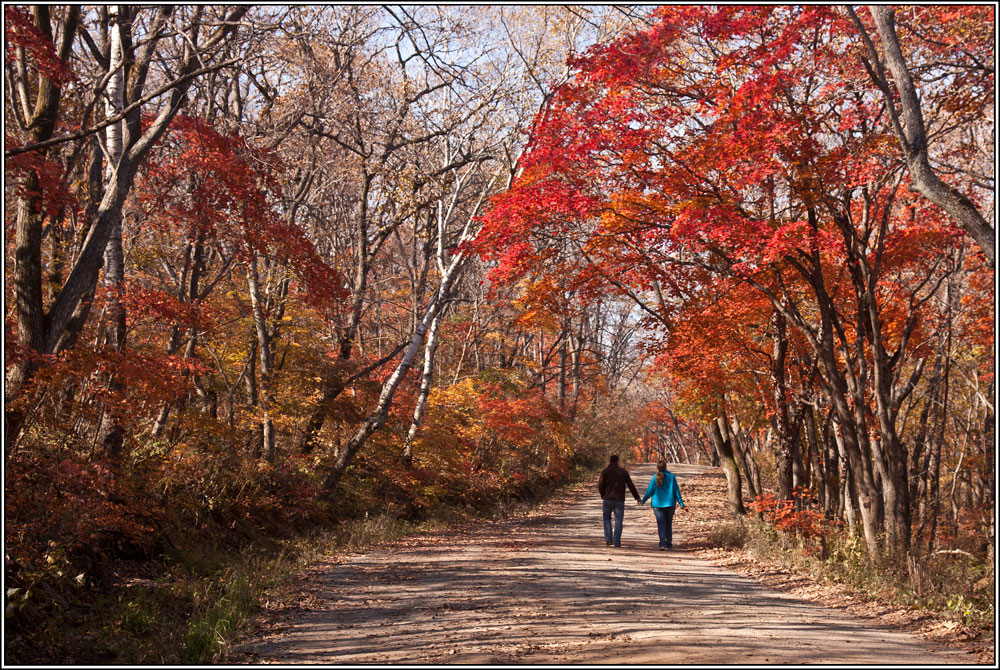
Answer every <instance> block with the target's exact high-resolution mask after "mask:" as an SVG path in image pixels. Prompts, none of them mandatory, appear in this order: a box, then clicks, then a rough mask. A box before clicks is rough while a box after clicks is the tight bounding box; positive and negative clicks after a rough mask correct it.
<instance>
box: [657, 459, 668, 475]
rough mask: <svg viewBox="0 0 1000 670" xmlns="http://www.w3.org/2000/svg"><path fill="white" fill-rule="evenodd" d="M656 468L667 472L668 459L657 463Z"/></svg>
mask: <svg viewBox="0 0 1000 670" xmlns="http://www.w3.org/2000/svg"><path fill="white" fill-rule="evenodd" d="M656 469H657V470H658V471H659V472H666V471H667V462H666V461H660V462H659V463H657V464H656Z"/></svg>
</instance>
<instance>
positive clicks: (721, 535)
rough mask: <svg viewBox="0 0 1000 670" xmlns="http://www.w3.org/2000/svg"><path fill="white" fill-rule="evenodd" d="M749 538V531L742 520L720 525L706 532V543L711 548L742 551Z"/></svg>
mask: <svg viewBox="0 0 1000 670" xmlns="http://www.w3.org/2000/svg"><path fill="white" fill-rule="evenodd" d="M749 538H750V531H749V529H748V528H747V524H746V522H744V521H743V520H742V519H735V520H732V521H726V522H724V523H720V524H718V525H716V526H715V527H714V528H712V530H710V531H709V532H708V541H709V543H710V544H711V545H712V546H715V547H724V548H727V549H742V548H743V547H744V546H745V545H746V543H747V540H748V539H749Z"/></svg>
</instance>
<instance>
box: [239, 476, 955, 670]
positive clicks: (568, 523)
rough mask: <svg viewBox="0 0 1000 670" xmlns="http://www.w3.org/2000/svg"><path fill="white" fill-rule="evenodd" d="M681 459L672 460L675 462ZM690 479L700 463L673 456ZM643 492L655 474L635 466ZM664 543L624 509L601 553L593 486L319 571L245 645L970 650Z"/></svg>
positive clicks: (659, 653)
mask: <svg viewBox="0 0 1000 670" xmlns="http://www.w3.org/2000/svg"><path fill="white" fill-rule="evenodd" d="M674 467H675V468H676V469H674ZM674 467H672V468H671V469H672V471H673V472H675V473H676V474H677V476H678V480H679V482H680V486H681V491H682V493H683V490H684V481H685V479H687V478H689V477H691V476H693V475H696V474H699V473H701V472H704V471H706V470H707V469H708V468H706V467H704V466H696V465H677V466H674ZM629 469H630V471H631V473H632V477H633V480H634V481H635V483H636V487H637V488H638V489H639V491H640V493H642V492H643V491H644V489H645V485H646V483H647V482H648V481H649V478H650V476H651V475H652V473H653V471H654V468H653V467H652V466H649V465H641V466H634V467H630V468H629ZM684 526H685V511H680V512H678V514H677V517H676V518H675V521H674V549H673V550H672V551H659V550H658V549H657V535H656V522H655V520H654V518H653V515H652V512H651V511H650V509H649V506H648V504H647V505H646V506H644V507H642V508H639V507H638V506H636V504H635V502H634V501H631V500H629V501H627V502H626V510H625V526H624V528H625V530H624V533H623V535H622V547H621V548H620V549H615V548H612V547H606V546H605V544H604V540H603V531H602V521H601V514H600V501H599V499H598V498H597V494H596V489H595V487H594V484H593V483H592V482H588V483H586V484H581V485H578V486H575V487H573V488H571V489H568V490H567V492H566V494H565V495H562V496H560V499H559V500H558V501H556V502H552V503H549V504H547V505H545V506H543V507H541V508H539V509H537V510H534V511H532V512H530V513H529V514H527V515H525V516H522V517H520V518H516V519H512V520H507V521H500V522H491V523H483V524H482V525H481V526H478V527H476V528H473V529H471V530H466V531H464V532H461V533H447V534H440V535H428V536H421V537H417V538H411V539H410V540H409V541H407V542H401V543H399V544H398V545H393V546H391V547H387V548H385V549H383V550H380V551H377V552H371V553H366V554H358V555H352V556H349V557H348V558H347V560H346V561H345V562H343V563H340V564H329V565H326V566H317V567H316V568H315V569H313V570H312V571H311V572H312V575H313V577H312V580H311V588H310V591H311V595H309V596H308V597H306V598H304V599H302V600H301V601H300V602H299V603H298V604H297V606H295V607H290V608H286V609H285V610H284V611H282V612H281V613H280V615H279V620H278V621H273V622H272V623H271V625H270V627H269V630H268V632H267V633H266V634H265V636H264V637H263V638H262V639H260V640H258V641H255V642H253V643H251V644H249V645H246V646H245V647H244V649H243V650H242V655H243V656H244V657H245V658H246V660H247V661H249V662H253V663H283V664H284V663H339V664H354V663H449V664H450V663H456V664H459V663H461V664H493V663H522V664H523V663H572V664H579V663H650V664H654V663H655V664H716V663H739V664H754V663H761V664H763V663H767V664H811V663H818V664H829V663H855V664H964V663H968V662H969V657H968V655H966V654H962V653H960V652H957V651H954V650H947V649H944V648H943V647H939V646H935V645H933V644H932V643H929V642H927V641H925V640H921V639H919V638H917V637H914V636H912V635H909V634H907V633H903V632H899V631H894V630H891V629H889V628H880V627H878V626H876V625H874V624H873V623H872V621H871V620H867V621H866V620H862V619H858V618H855V617H852V616H850V615H849V614H847V613H845V612H842V611H839V610H835V609H829V608H825V607H822V606H819V605H816V604H813V603H809V602H807V601H804V600H801V599H799V598H796V597H794V596H792V595H789V594H787V593H782V592H780V591H775V590H772V589H770V588H768V587H766V586H763V585H761V584H758V583H757V582H754V581H752V580H750V579H747V578H746V577H742V576H740V575H738V574H736V573H734V572H731V571H729V570H726V569H723V568H720V567H717V566H715V565H713V564H711V563H709V562H708V561H706V560H704V559H702V558H698V557H696V556H694V555H693V554H692V553H691V552H689V551H685V548H684V547H685V544H684V543H685V530H684Z"/></svg>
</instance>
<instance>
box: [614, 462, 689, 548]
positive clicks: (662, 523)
mask: <svg viewBox="0 0 1000 670" xmlns="http://www.w3.org/2000/svg"><path fill="white" fill-rule="evenodd" d="M626 486H628V488H629V491H631V492H632V496H633V497H635V500H636V502H637V503H639V504H640V505H643V504H645V503H646V500H648V499H649V498H652V500H650V506H651V507H652V508H653V514H655V515H656V528H657V530H658V531H659V534H660V551H664V550H665V549H670V548H671V547H672V545H673V522H674V510H675V509H676V507H675V506H676V505H680V506H681V507H684V501H683V500H681V490H680V489H679V488H678V487H677V478H676V477H675V476H674V474H673V473H672V472H668V471H667V464H666V463H665V462H664V461H660V462H659V463H657V464H656V474H655V475H654V476H653V478H652V479H650V480H649V486H647V487H646V495H645V496H643V498H642V499H640V498H639V492H638V491H636V489H635V485H634V484H633V483H632V478H631V477H629V474H628V470H626V469H625V468H623V467H621V466H620V465H618V456H612V457H611V459H610V463H609V465H608V467H606V468H604V470H603V471H602V472H601V478H600V479H599V480H598V481H597V490H598V492H599V493H600V494H601V498H602V500H603V504H604V541H605V542H606V543H607V544H608V546H611V545H612V544H614V546H616V547H620V546H622V521H623V519H624V518H625V487H626ZM612 514H614V517H615V523H614V533H612V526H611V515H612Z"/></svg>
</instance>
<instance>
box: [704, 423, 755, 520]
mask: <svg viewBox="0 0 1000 670" xmlns="http://www.w3.org/2000/svg"><path fill="white" fill-rule="evenodd" d="M708 436H709V439H710V440H711V441H712V443H713V444H714V445H715V451H716V453H717V454H718V455H719V462H720V464H721V465H722V471H723V472H724V473H725V474H726V484H727V486H726V493H727V497H728V498H729V508H730V509H731V510H732V511H733V514H739V515H745V514H746V513H747V510H746V508H745V507H744V506H743V491H742V484H741V482H740V469H739V468H738V467H736V459H735V458H734V457H733V445H732V442H731V441H730V436H729V424H728V422H727V421H726V416H725V415H724V414H723V415H722V416H720V417H719V418H718V419H716V420H715V421H713V422H711V423H709V424H708Z"/></svg>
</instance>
